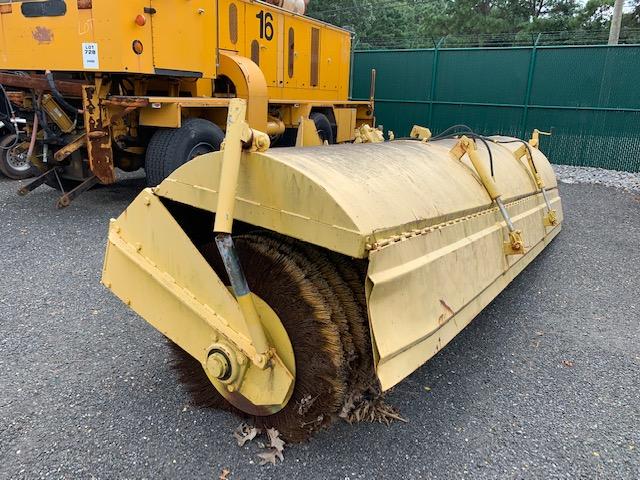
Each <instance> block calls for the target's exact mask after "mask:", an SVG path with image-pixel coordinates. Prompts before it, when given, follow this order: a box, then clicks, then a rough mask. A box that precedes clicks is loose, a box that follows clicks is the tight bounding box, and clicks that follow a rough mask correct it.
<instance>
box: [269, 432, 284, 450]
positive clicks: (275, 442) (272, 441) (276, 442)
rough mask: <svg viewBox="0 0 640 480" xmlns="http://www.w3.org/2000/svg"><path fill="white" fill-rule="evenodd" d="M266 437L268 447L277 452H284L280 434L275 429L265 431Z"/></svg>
mask: <svg viewBox="0 0 640 480" xmlns="http://www.w3.org/2000/svg"><path fill="white" fill-rule="evenodd" d="M267 436H268V437H269V446H270V447H273V448H275V449H276V450H277V451H278V452H280V453H282V452H284V446H285V445H286V444H285V443H284V441H283V440H282V439H281V438H280V432H278V430H276V429H275V428H268V429H267Z"/></svg>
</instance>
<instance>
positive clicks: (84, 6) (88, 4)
mask: <svg viewBox="0 0 640 480" xmlns="http://www.w3.org/2000/svg"><path fill="white" fill-rule="evenodd" d="M91 8H93V1H92V0H78V10H89V9H91Z"/></svg>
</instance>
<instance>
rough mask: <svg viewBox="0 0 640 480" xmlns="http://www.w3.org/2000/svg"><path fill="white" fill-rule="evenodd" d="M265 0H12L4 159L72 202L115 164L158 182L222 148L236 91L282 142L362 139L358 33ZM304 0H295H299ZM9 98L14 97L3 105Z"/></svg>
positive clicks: (7, 12) (2, 22) (104, 179)
mask: <svg viewBox="0 0 640 480" xmlns="http://www.w3.org/2000/svg"><path fill="white" fill-rule="evenodd" d="M273 3H275V4H283V6H287V4H288V3H291V2H280V1H277V0H275V1H272V2H262V1H256V0H193V1H189V2H185V1H181V0H67V1H62V0H47V1H31V2H26V1H24V2H21V1H18V2H9V3H0V85H2V86H3V89H2V91H0V96H2V97H3V99H0V100H4V102H3V101H0V115H4V116H3V117H0V119H2V118H4V119H5V120H6V121H5V122H4V123H5V126H4V127H3V128H4V130H3V131H1V132H0V133H4V135H3V138H2V139H0V147H1V148H2V150H0V169H2V171H4V172H5V174H7V175H9V176H11V177H13V178H24V177H26V176H27V175H28V174H29V173H30V169H29V163H30V164H32V165H34V166H36V167H37V168H38V169H39V171H40V173H41V175H40V176H39V177H38V178H36V179H35V180H34V181H33V182H31V183H30V184H28V185H26V186H25V187H23V188H22V189H21V190H20V193H22V194H26V193H28V192H29V191H31V190H33V189H34V188H36V187H37V186H39V185H42V184H43V183H47V184H49V185H51V186H53V187H56V188H58V189H60V190H62V191H63V195H62V196H61V197H60V199H59V200H58V206H60V207H64V206H67V205H68V204H69V202H70V201H71V200H72V199H73V198H74V197H75V196H77V195H78V194H79V193H81V192H82V191H84V190H86V189H88V188H91V187H92V186H94V185H96V184H110V183H113V182H115V181H116V168H118V169H120V170H123V171H134V170H138V169H139V168H144V169H145V171H146V176H147V181H148V184H149V185H157V184H159V183H160V182H161V181H162V180H163V179H164V178H166V177H167V176H168V175H169V174H170V173H171V172H172V171H174V170H175V169H176V168H177V167H179V166H180V165H182V164H184V163H185V162H187V161H189V160H190V159H192V158H195V157H196V156H198V155H201V154H203V153H208V152H212V151H216V150H219V149H220V146H221V144H222V142H223V140H224V135H225V129H226V126H225V122H226V118H227V112H228V105H229V100H230V99H232V98H237V97H239V98H243V99H245V100H246V101H247V121H248V122H249V125H250V126H251V127H252V128H255V129H257V130H260V131H263V132H266V133H267V134H268V135H269V137H270V139H271V142H272V143H273V144H274V145H278V146H292V145H297V146H303V145H314V144H321V143H343V142H351V141H353V140H354V138H355V129H356V126H360V125H362V124H369V125H371V124H372V120H373V104H372V102H371V101H368V102H352V101H349V78H350V61H351V35H350V33H349V32H348V31H345V30H342V29H340V28H336V27H333V26H331V25H328V24H325V23H322V22H319V21H316V20H313V19H311V18H307V17H305V16H303V15H300V14H297V13H295V12H293V11H290V10H287V9H285V8H282V7H279V6H277V5H274V4H273ZM294 3H295V2H294ZM3 109H4V111H3Z"/></svg>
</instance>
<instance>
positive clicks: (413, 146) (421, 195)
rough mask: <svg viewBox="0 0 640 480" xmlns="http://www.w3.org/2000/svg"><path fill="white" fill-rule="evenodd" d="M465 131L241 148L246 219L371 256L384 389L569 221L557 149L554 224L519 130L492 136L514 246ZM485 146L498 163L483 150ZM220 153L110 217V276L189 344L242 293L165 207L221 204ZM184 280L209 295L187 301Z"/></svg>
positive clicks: (115, 286)
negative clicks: (510, 138) (196, 330)
mask: <svg viewBox="0 0 640 480" xmlns="http://www.w3.org/2000/svg"><path fill="white" fill-rule="evenodd" d="M455 144H456V140H442V141H435V142H429V143H423V142H417V141H394V142H386V143H381V144H366V145H341V146H332V147H318V148H315V147H314V148H305V149H272V150H269V151H267V152H266V153H252V154H247V155H246V156H245V157H244V159H243V161H242V165H241V171H240V181H239V184H238V191H237V196H236V208H235V218H236V219H237V220H239V221H242V222H244V223H246V224H249V225H253V226H255V227H260V228H264V229H268V230H272V231H276V232H279V233H281V234H283V235H286V236H289V237H293V238H295V239H298V240H301V241H304V242H308V243H310V244H314V245H317V246H320V247H324V248H326V249H329V250H332V251H335V252H338V253H340V254H343V255H345V256H347V257H355V258H363V259H367V260H368V273H367V280H366V302H367V306H368V317H369V324H370V331H371V337H372V340H373V355H374V360H375V368H376V372H377V375H378V378H379V380H380V383H381V385H382V387H383V389H388V388H390V387H392V386H393V385H395V384H397V383H398V382H399V381H401V380H402V379H403V378H405V377H406V376H407V375H409V374H410V373H411V372H413V371H414V370H415V369H416V368H418V367H419V366H420V365H422V364H423V363H424V362H426V361H427V360H428V359H429V358H431V357H432V356H433V355H435V354H436V353H437V352H438V351H439V350H440V349H441V348H443V347H444V346H445V345H446V344H447V343H448V342H449V341H450V340H451V339H452V338H453V337H454V336H455V335H456V334H457V333H458V332H459V331H460V330H462V329H463V328H464V327H465V326H466V325H467V324H468V323H469V322H470V321H471V320H472V319H473V318H474V317H475V316H476V315H477V314H478V313H479V312H480V311H481V310H482V309H483V308H484V307H485V306H486V305H487V304H488V303H489V302H490V301H491V300H492V299H493V298H495V296H496V295H498V294H499V293H500V291H502V290H503V289H504V288H505V287H506V285H507V284H508V283H509V282H510V281H511V280H512V279H513V278H514V277H515V276H516V275H517V274H518V273H520V272H521V271H522V270H523V269H524V268H525V267H526V266H527V265H528V264H529V263H530V262H531V261H532V260H533V259H534V258H535V257H536V256H537V255H538V254H539V253H540V252H541V251H542V250H543V248H544V247H545V246H546V245H547V244H548V243H549V242H550V241H551V240H552V239H553V238H554V237H555V236H556V235H557V234H558V233H559V231H560V229H561V223H562V207H561V201H560V197H559V195H558V191H557V184H556V180H555V175H554V173H553V170H552V168H551V166H550V164H549V162H548V160H547V159H546V157H545V156H544V155H543V154H542V153H540V152H539V151H538V150H537V149H535V148H532V149H531V151H532V153H533V157H534V160H535V165H536V167H537V169H538V172H539V173H540V175H541V177H542V179H543V180H544V182H545V184H546V187H547V189H548V192H547V194H548V197H549V199H550V202H551V206H552V207H553V209H555V210H556V211H557V213H558V222H557V224H556V225H554V226H546V225H545V220H544V219H545V214H546V213H547V207H546V204H545V201H544V199H543V195H542V193H541V192H540V191H539V189H538V187H537V185H536V181H535V179H534V177H533V175H532V173H531V170H530V169H529V167H528V165H527V160H526V158H524V157H523V158H521V159H517V158H516V156H514V151H516V150H517V149H518V148H519V147H521V146H522V144H519V143H513V144H502V145H497V144H491V145H490V148H491V150H492V153H493V158H494V169H495V181H496V184H497V186H498V188H499V189H500V190H501V191H502V194H503V197H502V200H503V202H504V204H505V205H506V209H507V211H508V213H509V215H510V217H511V219H512V220H513V223H514V224H515V227H516V228H517V229H518V230H520V231H521V232H522V237H523V239H524V242H525V246H526V253H524V254H523V255H511V254H508V253H506V251H505V248H504V247H505V242H508V241H509V232H508V230H507V226H506V223H505V221H504V219H503V217H502V216H501V215H500V212H499V210H498V208H497V207H496V206H495V203H494V202H493V201H492V199H491V197H490V196H489V195H488V193H487V190H486V189H485V187H484V186H483V184H482V183H481V181H480V178H479V177H478V175H477V174H476V170H474V168H473V167H472V166H471V163H470V161H469V158H468V157H467V156H464V157H463V158H462V160H458V159H457V158H455V157H454V156H453V155H452V154H451V150H452V148H453V147H454V146H455ZM479 153H480V156H481V160H482V162H484V163H485V164H486V168H487V169H488V168H489V160H488V155H487V154H486V151H483V150H482V148H479ZM221 159H222V154H221V153H215V154H210V155H206V156H203V157H200V158H198V159H196V160H194V161H192V162H190V163H189V164H187V165H186V166H184V167H182V168H181V169H179V170H178V171H176V172H175V173H174V174H173V175H171V176H170V177H169V178H168V179H167V180H165V181H164V182H163V183H162V184H161V185H160V186H159V187H157V188H156V189H154V190H153V191H152V190H147V191H145V192H143V193H142V194H141V196H140V197H139V198H138V199H137V200H136V201H134V203H133V204H132V205H131V206H130V207H129V208H128V209H127V211H125V213H124V214H123V215H122V216H121V217H120V218H119V219H117V220H115V221H114V222H113V223H112V226H111V230H110V236H109V246H108V251H107V256H106V259H105V270H104V279H103V281H104V283H105V284H106V285H108V286H109V287H110V288H111V289H112V290H113V291H114V292H115V293H116V294H117V295H118V296H120V298H122V299H123V300H124V301H126V302H127V303H128V304H130V305H131V306H132V308H133V309H134V310H136V311H137V312H139V313H140V314H141V315H142V316H143V317H144V318H145V319H146V320H147V321H148V322H150V323H151V324H152V325H154V326H156V328H158V329H159V330H161V331H162V332H163V333H165V334H166V335H167V336H169V337H170V338H172V339H173V340H174V341H176V342H177V343H178V344H183V343H181V342H187V341H186V340H185V339H184V338H185V336H190V335H191V334H190V333H189V332H187V331H186V328H185V326H186V325H203V324H208V325H218V324H220V316H221V317H225V316H226V315H231V314H229V313H225V312H232V315H231V317H230V318H228V319H226V320H228V322H227V327H229V326H230V327H231V328H232V329H233V328H234V325H235V324H236V321H235V320H234V319H235V317H236V316H237V312H235V310H237V307H234V298H233V296H232V295H231V294H230V293H229V292H228V291H227V290H226V289H224V288H222V287H221V286H220V281H219V279H217V276H216V275H215V273H214V272H213V270H211V268H210V267H209V266H208V265H207V264H206V262H205V261H204V260H203V259H202V257H201V256H200V255H199V254H198V253H197V250H196V248H195V247H194V246H193V245H192V244H191V243H190V242H191V239H190V238H188V236H187V234H186V233H185V232H184V231H182V229H181V227H180V225H181V222H182V219H181V218H174V217H173V216H172V213H170V209H169V208H168V207H167V205H168V203H167V202H169V203H171V204H173V202H176V203H177V204H182V205H188V206H191V207H194V208H196V209H198V210H200V211H209V212H215V208H216V204H217V196H218V192H217V190H218V185H219V181H220V178H219V176H220V168H221ZM153 239H155V240H153ZM185 259H187V260H186V261H187V262H189V263H188V265H185V263H184V261H185ZM189 259H191V260H189ZM138 272H139V273H138ZM171 279H173V280H171ZM149 292H152V293H153V294H152V295H149ZM181 292H182V293H181ZM184 292H188V296H189V298H190V299H192V300H193V301H194V302H195V303H196V304H199V305H202V307H203V308H202V309H199V308H195V307H193V308H191V307H190V308H189V309H186V308H184V307H182V306H180V301H179V300H177V299H179V298H180V296H181V295H182V294H183V293H184ZM190 301H191V300H190ZM234 309H235V310H234ZM177 318H180V321H179V324H180V325H177V324H176V322H177V320H176V319H177ZM223 323H224V322H223ZM238 329H239V330H240V329H241V327H238ZM194 341H195V340H194ZM208 341H209V340H207V339H206V338H204V339H198V342H200V343H202V348H201V349H200V347H199V348H197V349H188V348H186V347H185V349H187V350H188V351H189V352H192V351H194V352H200V351H201V352H202V357H201V358H199V355H200V354H199V353H198V354H195V355H194V356H196V357H197V358H198V360H200V361H201V363H203V364H204V363H205V362H206V348H205V347H206V345H205V344H206V343H207V342H208ZM184 344H185V345H186V343H184Z"/></svg>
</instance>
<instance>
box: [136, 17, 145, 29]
mask: <svg viewBox="0 0 640 480" xmlns="http://www.w3.org/2000/svg"><path fill="white" fill-rule="evenodd" d="M146 24H147V17H145V16H144V15H138V16H137V17H136V25H138V26H139V27H144V26H145V25H146Z"/></svg>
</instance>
